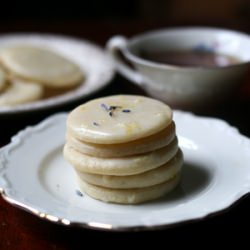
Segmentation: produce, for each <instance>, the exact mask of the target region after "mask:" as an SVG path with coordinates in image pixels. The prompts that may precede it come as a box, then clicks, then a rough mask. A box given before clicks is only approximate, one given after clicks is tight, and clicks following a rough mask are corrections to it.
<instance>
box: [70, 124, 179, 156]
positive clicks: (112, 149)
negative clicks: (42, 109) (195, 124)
mask: <svg viewBox="0 0 250 250" xmlns="http://www.w3.org/2000/svg"><path fill="white" fill-rule="evenodd" d="M174 138H175V124H174V122H171V123H170V124H169V126H167V127H166V128H164V129H163V130H162V131H160V132H158V133H156V134H153V135H150V136H147V137H144V138H141V139H138V140H135V141H131V142H127V143H119V144H96V143H91V142H84V141H80V140H78V139H76V138H75V137H73V136H72V135H71V134H70V133H67V134H66V141H67V144H68V145H69V146H70V147H72V148H74V149H75V150H77V151H79V152H80V153H83V154H87V155H91V156H96V157H104V158H106V157H123V156H130V155H136V154H143V153H146V152H150V151H153V150H156V149H159V148H162V147H165V146H166V145H168V144H169V143H170V142H171V141H172V140H173V139H174Z"/></svg>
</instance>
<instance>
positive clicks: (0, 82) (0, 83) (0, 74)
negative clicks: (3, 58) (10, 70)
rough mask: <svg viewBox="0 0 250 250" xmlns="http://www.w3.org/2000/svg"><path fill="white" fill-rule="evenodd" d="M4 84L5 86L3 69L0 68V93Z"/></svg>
mask: <svg viewBox="0 0 250 250" xmlns="http://www.w3.org/2000/svg"><path fill="white" fill-rule="evenodd" d="M5 84H6V75H5V73H4V71H3V69H1V68H0V93H1V91H2V90H3V89H4V87H5Z"/></svg>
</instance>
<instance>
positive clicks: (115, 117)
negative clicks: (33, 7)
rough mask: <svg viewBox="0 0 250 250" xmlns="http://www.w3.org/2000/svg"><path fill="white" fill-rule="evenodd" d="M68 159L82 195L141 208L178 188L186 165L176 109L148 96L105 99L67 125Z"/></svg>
mask: <svg viewBox="0 0 250 250" xmlns="http://www.w3.org/2000/svg"><path fill="white" fill-rule="evenodd" d="M64 157H65V159H66V160H67V161H69V162H70V163H71V165H72V166H73V167H74V169H75V170H76V173H77V180H78V183H79V187H80V189H81V191H83V192H85V193H87V194H88V195H90V196H91V197H93V198H96V199H99V200H102V201H105V202H113V203H124V204H135V203H141V202H145V201H148V200H152V199H155V198H158V197H161V196H163V195H165V194H166V193H168V192H169V191H171V190H172V189H173V188H175V187H176V186H177V184H178V182H179V180H180V174H181V168H182V163H183V156H182V152H181V150H180V149H179V147H178V141H177V138H176V134H175V124H174V122H173V120H172V111H171V109H170V108H169V107H168V106H167V105H165V104H163V103H162V102H159V101H157V100H154V99H151V98H146V97H142V96H132V95H118V96H110V97H106V98H100V99H96V100H93V101H90V102H88V103H86V104H83V105H81V106H79V107H77V108H76V109H74V110H73V111H72V112H71V113H70V114H69V116H68V119H67V133H66V144H65V147H64Z"/></svg>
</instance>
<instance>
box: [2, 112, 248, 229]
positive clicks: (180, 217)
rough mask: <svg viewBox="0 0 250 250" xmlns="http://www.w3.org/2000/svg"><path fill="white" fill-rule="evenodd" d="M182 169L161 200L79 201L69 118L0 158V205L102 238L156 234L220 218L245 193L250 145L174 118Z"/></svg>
mask: <svg viewBox="0 0 250 250" xmlns="http://www.w3.org/2000/svg"><path fill="white" fill-rule="evenodd" d="M174 119H175V121H176V124H177V134H178V136H179V142H180V146H181V148H182V150H183V152H184V156H185V166H184V172H183V177H182V181H181V184H180V186H179V187H178V188H177V189H176V190H175V191H174V192H173V193H172V194H169V195H168V196H166V197H165V198H162V199H160V200H155V201H153V202H150V203H145V204H141V205H115V204H106V203H103V202H100V201H97V200H94V199H92V198H90V197H88V196H87V195H83V196H80V195H79V194H78V193H77V190H78V188H77V185H76V182H75V176H74V172H73V170H72V168H71V166H69V164H68V163H67V162H66V161H65V160H64V159H63V156H62V146H63V144H64V134H65V120H66V114H58V115H54V116H52V117H50V118H48V119H47V120H45V121H43V122H42V123H40V124H38V125H37V126H34V127H29V128H27V129H25V130H24V131H22V132H20V133H19V134H18V135H17V136H15V137H14V138H13V139H12V142H11V143H10V144H9V145H8V146H6V147H5V148H3V149H2V150H1V151H0V187H1V193H2V196H3V198H4V199H6V200H7V201H8V202H10V203H11V204H13V205H17V206H20V207H21V208H24V209H26V210H28V211H30V212H32V213H33V214H35V215H37V216H39V217H41V218H44V219H47V220H50V221H54V222H57V223H61V224H65V225H80V226H83V227H89V228H98V229H106V230H108V229H109V230H139V229H154V228H158V227H163V226H168V225H172V224H175V223H180V222H185V221H189V220H194V219H200V218H204V217H205V216H207V215H209V214H211V213H215V212H218V211H221V210H223V209H225V208H227V207H229V206H230V205H231V204H233V203H234V202H235V201H236V200H238V199H239V198H240V197H242V196H243V195H244V194H246V193H248V192H249V190H250V165H249V162H250V140H249V139H247V138H246V137H244V136H242V135H240V134H239V133H238V131H237V130H236V129H234V128H232V127H230V126H229V125H228V124H227V123H225V122H223V121H221V120H217V119H212V118H200V117H197V116H193V115H191V114H189V113H183V112H179V111H176V112H175V114H174Z"/></svg>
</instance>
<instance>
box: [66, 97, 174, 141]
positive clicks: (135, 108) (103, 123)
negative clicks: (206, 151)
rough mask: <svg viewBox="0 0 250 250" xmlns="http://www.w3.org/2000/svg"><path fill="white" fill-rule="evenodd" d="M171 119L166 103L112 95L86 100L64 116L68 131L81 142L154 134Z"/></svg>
mask: <svg viewBox="0 0 250 250" xmlns="http://www.w3.org/2000/svg"><path fill="white" fill-rule="evenodd" d="M171 121H172V111H171V109H170V107H169V106H167V105H166V104H164V103H162V102H160V101H157V100H154V99H151V98H148V97H143V96H134V95H115V96H109V97H104V98H99V99H95V100H92V101H89V102H87V103H85V104H83V105H80V106H78V107H77V108H76V109H74V110H73V111H72V112H71V113H70V114H69V116H68V119H67V129H68V131H69V133H70V134H71V135H72V136H73V137H75V138H77V139H79V140H82V141H86V142H91V143H97V144H116V143H125V142H130V141H134V140H137V139H140V138H144V137H147V136H150V135H152V134H155V133H157V132H159V131H161V130H163V129H164V128H166V127H167V126H168V125H169V124H170V123H171Z"/></svg>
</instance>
